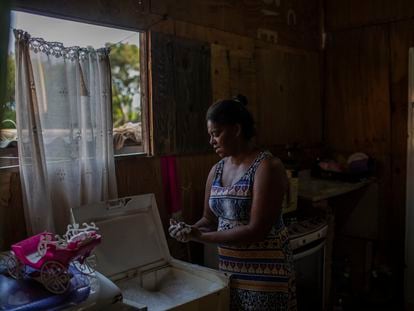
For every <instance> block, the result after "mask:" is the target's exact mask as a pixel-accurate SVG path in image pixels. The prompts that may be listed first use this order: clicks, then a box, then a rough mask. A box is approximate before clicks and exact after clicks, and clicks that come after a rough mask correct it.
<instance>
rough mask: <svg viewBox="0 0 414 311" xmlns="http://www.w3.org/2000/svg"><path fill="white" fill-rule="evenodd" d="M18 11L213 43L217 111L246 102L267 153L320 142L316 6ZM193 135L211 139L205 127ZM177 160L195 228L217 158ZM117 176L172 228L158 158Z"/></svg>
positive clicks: (64, 4) (69, 4) (152, 4)
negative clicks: (230, 100) (233, 101)
mask: <svg viewBox="0 0 414 311" xmlns="http://www.w3.org/2000/svg"><path fill="white" fill-rule="evenodd" d="M139 3H141V4H139ZM138 4H139V5H138ZM14 6H15V8H17V9H22V10H25V11H31V12H33V11H35V12H38V13H41V14H45V15H51V16H61V17H64V18H69V19H74V20H79V21H88V22H92V23H97V24H106V25H119V26H120V27H122V28H129V29H137V30H144V31H147V32H148V33H150V32H164V33H168V34H172V35H174V36H177V37H181V38H187V39H193V40H197V41H201V42H205V43H208V44H210V47H211V81H212V82H211V83H212V92H213V94H212V97H213V101H214V100H216V99H219V98H223V97H229V96H231V95H233V94H237V93H242V94H245V95H246V96H247V97H248V99H249V102H250V104H249V105H250V109H251V110H252V112H253V114H254V117H255V118H256V121H257V128H258V137H257V141H258V143H259V144H260V145H263V146H269V147H271V146H275V145H284V144H287V143H293V142H297V143H300V144H302V145H304V146H306V145H312V144H317V143H320V142H321V139H322V104H321V90H322V86H321V53H320V50H319V46H320V35H319V29H320V19H319V18H320V17H319V13H320V1H319V0H318V1H316V0H313V1H309V0H286V1H283V0H281V1H260V0H256V1H253V0H250V1H242V2H241V1H232V0H220V1H218V0H217V1H205V0H197V1H195V0H193V1H190V0H188V1H178V0H177V1H170V0H163V1H161V0H151V1H129V0H120V1H117V2H114V1H107V0H93V1H88V2H85V1H80V0H70V1H59V3H57V2H56V1H51V0H49V1H38V0H30V1H27V0H25V1H23V0H16V1H15V2H14ZM263 12H265V13H263ZM152 83H156V81H152ZM155 117H156V116H155ZM195 130H199V131H205V130H206V129H205V124H200V125H199V128H197V129H195ZM183 135H185V133H183ZM176 158H177V170H178V175H179V182H180V186H181V195H182V202H183V217H184V219H186V220H187V221H195V220H197V218H198V217H199V216H200V215H201V213H202V208H203V206H202V204H203V197H204V186H205V180H206V177H207V174H208V172H209V170H210V168H211V166H212V165H213V164H214V163H215V162H216V161H217V160H218V158H217V156H216V155H215V154H213V153H211V152H206V153H202V154H179V155H176ZM116 169H117V181H118V192H119V196H125V195H134V194H140V193H148V192H154V193H155V195H156V198H157V201H158V205H159V207H160V212H161V216H162V218H163V221H164V223H165V224H166V222H167V220H168V217H169V215H168V212H167V211H168V207H166V206H165V203H164V197H163V193H164V192H163V189H162V178H161V169H160V158H159V157H157V156H154V157H145V156H130V157H119V158H117V159H116ZM7 174H8V173H1V172H0V176H3V175H4V176H5V178H6V179H7V178H8V180H9V183H7V182H6V183H4V184H2V185H1V191H2V193H3V192H4V193H8V194H10V193H11V195H12V196H16V195H17V197H18V196H19V195H20V194H19V192H16V191H17V190H16V189H15V188H16V187H17V186H16V182H19V181H18V178H17V179H16V178H15V179H12V180H11V179H10V176H9V177H7V176H8V175H7ZM14 174H17V173H14ZM16 176H17V175H16ZM16 180H17V181H16ZM10 185H11V186H10ZM14 202H17V201H13V202H12V201H11V200H10V199H9V200H8V201H7V202H5V203H4V204H2V205H1V206H0V210H2V209H6V208H8V209H9V210H13V211H14V213H15V214H16V215H20V217H21V216H22V214H21V203H19V202H17V203H14ZM16 221H17V220H16ZM17 222H18V223H19V227H18V228H19V229H18V230H19V231H21V232H22V234H20V235H19V236H18V237H19V238H20V237H21V236H22V235H24V233H23V229H22V227H23V228H24V226H21V224H22V223H23V222H24V219H23V218H22V217H21V218H20V219H19V220H18V221H17ZM0 223H3V224H4V223H5V221H4V220H3V218H1V219H0ZM3 232H4V234H5V237H4V239H3V241H2V244H1V245H0V248H3V249H4V248H7V247H8V246H9V244H10V243H12V242H14V241H15V240H17V238H18V237H17V236H14V235H13V234H11V233H9V231H8V230H3V231H2V233H3Z"/></svg>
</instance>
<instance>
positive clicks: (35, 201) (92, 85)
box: [14, 30, 117, 234]
mask: <svg viewBox="0 0 414 311" xmlns="http://www.w3.org/2000/svg"><path fill="white" fill-rule="evenodd" d="M14 33H15V37H16V48H15V53H16V119H17V128H18V147H19V161H20V176H21V180H22V191H23V198H24V207H25V217H26V223H27V227H28V228H27V229H28V232H29V233H32V234H35V233H38V232H41V231H44V230H50V231H51V232H58V233H62V232H63V231H64V229H65V228H66V226H67V224H68V223H70V208H72V207H76V206H80V205H83V204H88V203H91V202H96V201H101V200H106V199H111V198H115V197H116V196H117V189H116V177H115V168H114V159H113V144H112V109H111V71H110V64H109V58H108V53H109V51H108V50H107V49H98V50H94V49H89V48H88V49H86V48H79V47H68V48H66V47H64V46H63V45H62V44H61V43H58V42H46V41H44V40H43V39H40V38H32V37H31V36H30V35H29V34H28V33H27V32H24V31H21V30H15V32H14Z"/></svg>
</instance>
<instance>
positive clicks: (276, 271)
mask: <svg viewBox="0 0 414 311" xmlns="http://www.w3.org/2000/svg"><path fill="white" fill-rule="evenodd" d="M268 157H273V155H272V154H271V153H270V152H268V151H263V152H261V153H259V155H258V156H257V158H256V159H255V161H254V162H253V164H252V165H251V166H250V168H249V169H248V170H247V171H246V173H245V174H244V175H243V177H242V178H241V179H240V180H239V181H237V182H236V183H235V184H234V185H232V186H228V187H223V186H222V174H223V167H224V159H223V160H221V161H220V162H219V163H218V164H217V167H216V172H215V176H214V179H213V184H212V187H211V192H210V198H209V205H210V209H211V210H212V212H213V213H214V214H215V215H216V217H217V218H218V229H217V230H219V231H220V230H228V229H231V228H234V227H237V226H240V225H245V224H247V223H248V222H249V217H250V209H251V205H252V192H253V182H254V175H255V172H256V169H257V167H258V166H259V165H260V163H261V161H262V160H263V159H265V158H268ZM218 253H219V268H220V270H221V271H224V272H228V273H230V274H231V277H230V280H231V281H230V309H231V310H237V311H241V310H258V311H259V310H260V311H265V310H278V311H284V310H296V295H295V283H294V269H293V257H292V252H291V250H290V247H289V236H288V230H287V228H286V227H285V225H284V223H283V220H282V217H281V216H279V217H278V219H275V223H274V225H273V227H272V229H271V230H270V232H269V234H268V236H267V237H266V238H265V239H264V240H263V241H261V242H258V243H249V244H244V245H241V244H237V245H227V244H226V245H219V246H218Z"/></svg>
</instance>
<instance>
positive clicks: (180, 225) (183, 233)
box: [168, 219, 191, 242]
mask: <svg viewBox="0 0 414 311" xmlns="http://www.w3.org/2000/svg"><path fill="white" fill-rule="evenodd" d="M168 232H169V234H170V236H171V237H173V238H174V239H176V240H177V241H179V242H188V241H189V237H188V235H189V234H190V233H191V226H189V225H187V224H186V223H185V222H183V221H180V222H176V221H175V220H173V219H170V227H169V228H168Z"/></svg>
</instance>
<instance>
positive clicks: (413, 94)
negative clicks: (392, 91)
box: [405, 48, 414, 305]
mask: <svg viewBox="0 0 414 311" xmlns="http://www.w3.org/2000/svg"><path fill="white" fill-rule="evenodd" d="M408 84H409V85H408V105H409V106H408V148H407V202H406V216H405V217H406V223H405V263H406V271H405V293H406V295H405V298H406V301H407V302H409V303H410V304H412V305H414V295H413V293H414V227H413V225H414V48H411V49H410V51H409V66H408Z"/></svg>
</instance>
